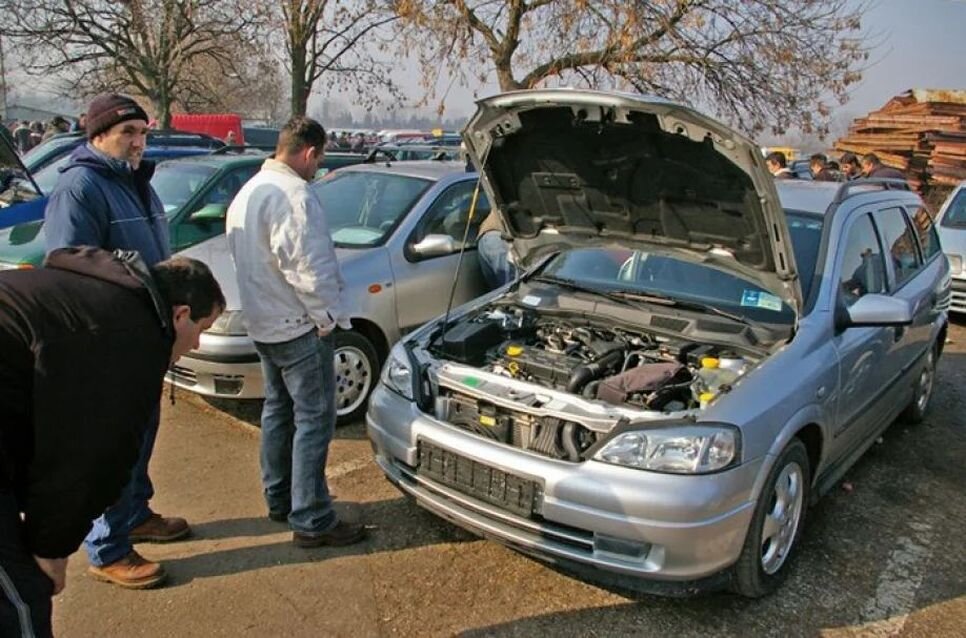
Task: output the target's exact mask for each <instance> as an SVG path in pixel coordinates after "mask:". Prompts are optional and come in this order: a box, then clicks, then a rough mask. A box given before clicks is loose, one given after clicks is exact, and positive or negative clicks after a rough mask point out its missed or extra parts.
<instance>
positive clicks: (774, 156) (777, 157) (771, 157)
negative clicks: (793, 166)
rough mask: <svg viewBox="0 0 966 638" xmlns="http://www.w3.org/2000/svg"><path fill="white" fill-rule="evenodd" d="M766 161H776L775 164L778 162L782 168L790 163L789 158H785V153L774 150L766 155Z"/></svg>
mask: <svg viewBox="0 0 966 638" xmlns="http://www.w3.org/2000/svg"><path fill="white" fill-rule="evenodd" d="M765 161H766V162H774V163H775V164H778V165H779V166H780V167H782V168H785V167H786V166H787V165H788V160H786V159H785V154H784V153H779V152H778V151H774V152H772V153H769V154H768V155H766V156H765Z"/></svg>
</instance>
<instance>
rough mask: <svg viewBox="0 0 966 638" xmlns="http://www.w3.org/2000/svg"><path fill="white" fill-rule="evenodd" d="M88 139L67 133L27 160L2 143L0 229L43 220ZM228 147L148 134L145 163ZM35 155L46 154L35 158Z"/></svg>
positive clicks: (202, 138)
mask: <svg viewBox="0 0 966 638" xmlns="http://www.w3.org/2000/svg"><path fill="white" fill-rule="evenodd" d="M86 139H87V138H85V137H84V134H83V133H65V134H63V135H58V136H56V137H53V138H51V139H50V140H48V141H47V142H45V143H43V144H41V145H40V146H37V147H36V148H34V149H32V150H31V151H30V152H28V153H27V154H26V155H24V157H23V158H20V157H19V156H18V155H17V152H16V151H15V150H14V149H13V147H11V146H9V144H6V143H0V228H9V227H10V226H14V225H16V224H21V223H24V222H30V221H35V220H38V219H41V218H43V216H44V208H45V207H46V206H47V196H48V195H49V194H50V192H51V191H52V190H53V189H54V185H55V184H57V180H58V179H59V177H60V169H61V168H62V167H63V166H65V165H66V164H67V162H68V160H69V159H70V154H71V152H72V151H73V150H74V149H75V148H76V147H78V146H80V145H81V144H82V143H83V142H84V141H85V140H86ZM221 146H224V145H223V144H222V143H221V142H220V141H218V140H216V139H214V138H212V137H208V136H207V135H198V134H195V133H183V132H180V131H153V132H151V133H148V140H147V146H146V147H145V149H144V159H149V160H153V161H155V162H159V161H162V160H166V159H174V158H178V157H186V156H189V155H205V154H208V153H210V152H212V150H213V149H216V148H219V147H221ZM35 151H42V152H41V153H39V154H34V153H35Z"/></svg>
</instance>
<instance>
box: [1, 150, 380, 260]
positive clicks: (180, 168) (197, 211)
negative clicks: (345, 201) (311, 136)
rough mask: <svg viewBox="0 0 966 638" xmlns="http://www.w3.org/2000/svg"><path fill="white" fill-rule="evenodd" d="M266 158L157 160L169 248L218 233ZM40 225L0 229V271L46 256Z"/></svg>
mask: <svg viewBox="0 0 966 638" xmlns="http://www.w3.org/2000/svg"><path fill="white" fill-rule="evenodd" d="M149 150H150V149H149ZM267 157H268V154H267V153H265V152H264V151H260V150H258V149H250V148H232V149H224V150H219V151H215V152H214V153H208V154H205V155H200V156H196V157H191V158H182V159H176V160H170V161H166V162H162V163H160V164H158V166H157V168H156V169H155V172H154V177H153V178H151V186H153V187H154V190H155V191H157V193H158V197H159V198H160V199H161V204H162V205H163V206H164V212H165V215H166V216H167V218H168V226H169V228H170V233H171V251H172V252H177V251H179V250H183V249H185V248H188V247H189V246H193V245H195V244H197V243H198V242H201V241H204V240H206V239H208V238H210V237H215V236H216V235H220V234H223V233H224V232H225V213H226V212H227V210H228V204H229V203H230V202H231V200H232V198H233V197H234V196H235V194H236V193H237V192H238V190H239V189H240V188H241V187H242V185H243V184H244V183H245V182H247V181H248V179H249V178H250V177H251V176H252V175H254V174H255V173H256V172H258V170H259V168H261V165H262V162H264V161H265V159H266V158H267ZM353 161H354V162H355V163H358V162H361V161H362V156H360V155H351V154H347V153H332V154H327V155H326V159H325V161H324V162H323V170H328V169H330V168H331V169H335V168H338V167H340V166H344V165H346V164H348V163H350V162H353ZM37 201H41V200H37ZM43 201H46V198H44V200H43ZM31 204H33V202H31ZM42 214H43V213H42V209H41V215H42ZM0 215H2V213H0ZM43 224H44V222H43V219H38V220H36V221H30V222H24V223H20V224H16V225H14V226H11V227H10V228H6V229H3V230H0V270H7V269H12V268H32V267H36V266H39V265H40V264H41V263H42V262H43V259H44V255H45V254H46V244H45V238H44V232H43Z"/></svg>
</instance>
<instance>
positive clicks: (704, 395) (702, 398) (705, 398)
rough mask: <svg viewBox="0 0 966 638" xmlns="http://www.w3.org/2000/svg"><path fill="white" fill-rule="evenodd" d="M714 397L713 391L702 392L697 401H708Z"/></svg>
mask: <svg viewBox="0 0 966 638" xmlns="http://www.w3.org/2000/svg"><path fill="white" fill-rule="evenodd" d="M713 398H714V392H702V393H701V394H700V395H699V396H698V401H700V402H701V403H708V402H710V401H711V400H712V399H713Z"/></svg>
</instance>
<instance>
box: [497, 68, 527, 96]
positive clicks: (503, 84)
mask: <svg viewBox="0 0 966 638" xmlns="http://www.w3.org/2000/svg"><path fill="white" fill-rule="evenodd" d="M496 77H497V80H499V82H500V90H501V91H516V90H518V89H522V88H526V87H523V86H521V85H520V83H519V82H517V81H516V80H515V79H513V68H512V67H511V66H510V62H509V60H507V61H505V62H504V61H502V60H497V61H496Z"/></svg>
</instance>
